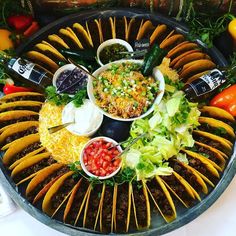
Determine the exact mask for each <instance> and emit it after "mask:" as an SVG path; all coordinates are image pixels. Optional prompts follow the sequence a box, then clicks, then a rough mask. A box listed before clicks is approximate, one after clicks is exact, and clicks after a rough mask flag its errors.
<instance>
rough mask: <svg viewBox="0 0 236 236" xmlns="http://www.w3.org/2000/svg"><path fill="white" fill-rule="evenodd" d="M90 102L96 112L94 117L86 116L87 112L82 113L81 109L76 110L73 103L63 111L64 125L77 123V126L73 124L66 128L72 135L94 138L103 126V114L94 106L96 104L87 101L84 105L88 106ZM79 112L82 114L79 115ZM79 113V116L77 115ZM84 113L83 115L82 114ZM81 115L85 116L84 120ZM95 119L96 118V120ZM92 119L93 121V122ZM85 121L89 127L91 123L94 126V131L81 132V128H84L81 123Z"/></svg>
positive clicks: (93, 114)
mask: <svg viewBox="0 0 236 236" xmlns="http://www.w3.org/2000/svg"><path fill="white" fill-rule="evenodd" d="M88 102H89V105H90V107H91V106H92V107H93V108H94V111H93V113H92V116H93V117H91V115H90V117H88V115H87V116H86V114H88V113H86V112H83V111H82V112H81V108H82V106H83V105H82V106H81V107H79V108H75V106H74V105H73V101H72V102H70V103H68V104H67V105H66V106H65V107H64V108H63V110H62V123H63V124H65V123H68V122H72V121H75V124H71V125H68V126H67V127H66V129H67V130H68V131H70V132H71V133H72V134H75V135H78V136H87V137H89V136H92V135H93V134H95V133H96V132H97V131H98V129H99V128H100V126H101V125H102V121H103V114H102V113H101V112H100V110H98V109H97V107H96V106H94V104H93V103H92V102H91V101H90V100H88V99H86V100H85V101H84V104H87V103H88ZM78 111H79V112H80V113H78ZM76 112H77V115H76ZM81 113H82V114H81ZM81 115H84V117H83V118H81ZM94 118H96V119H95V120H94ZM91 119H92V120H91ZM77 120H78V122H76V121H77ZM83 121H85V122H86V124H87V125H88V124H89V123H90V124H92V125H93V127H92V129H91V130H90V131H89V132H81V129H80V127H79V126H83V124H81V122H83ZM86 124H84V126H85V127H86Z"/></svg>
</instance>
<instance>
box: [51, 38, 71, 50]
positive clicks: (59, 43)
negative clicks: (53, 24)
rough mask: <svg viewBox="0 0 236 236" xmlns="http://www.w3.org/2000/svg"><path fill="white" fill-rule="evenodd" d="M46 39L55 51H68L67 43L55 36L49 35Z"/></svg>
mask: <svg viewBox="0 0 236 236" xmlns="http://www.w3.org/2000/svg"><path fill="white" fill-rule="evenodd" d="M48 39H49V41H50V43H51V44H52V46H53V47H55V48H56V49H57V50H60V49H61V48H66V49H70V47H69V46H68V45H67V43H66V42H65V41H64V40H63V39H62V38H60V37H59V36H58V35H56V34H51V35H49V36H48Z"/></svg>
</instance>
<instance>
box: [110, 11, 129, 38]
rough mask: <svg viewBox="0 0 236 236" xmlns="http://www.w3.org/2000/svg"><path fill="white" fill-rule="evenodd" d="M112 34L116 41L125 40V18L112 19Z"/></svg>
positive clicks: (126, 30)
mask: <svg viewBox="0 0 236 236" xmlns="http://www.w3.org/2000/svg"><path fill="white" fill-rule="evenodd" d="M114 26H115V27H114V29H112V30H114V34H115V35H116V37H117V38H118V39H124V40H125V39H126V37H127V33H128V25H127V18H126V16H123V17H114Z"/></svg>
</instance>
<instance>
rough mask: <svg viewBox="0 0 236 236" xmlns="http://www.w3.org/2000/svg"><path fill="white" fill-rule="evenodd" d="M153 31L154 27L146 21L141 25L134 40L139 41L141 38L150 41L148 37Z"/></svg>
mask: <svg viewBox="0 0 236 236" xmlns="http://www.w3.org/2000/svg"><path fill="white" fill-rule="evenodd" d="M154 29H155V27H154V25H153V24H152V22H151V21H150V20H147V21H145V22H144V23H143V25H142V27H141V28H140V29H139V31H138V34H137V37H136V40H141V39H143V38H148V39H150V36H151V34H152V32H153V30H154Z"/></svg>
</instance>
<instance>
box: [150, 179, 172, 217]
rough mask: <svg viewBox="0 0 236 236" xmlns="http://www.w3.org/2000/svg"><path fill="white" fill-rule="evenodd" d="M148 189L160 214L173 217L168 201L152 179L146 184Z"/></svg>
mask: <svg viewBox="0 0 236 236" xmlns="http://www.w3.org/2000/svg"><path fill="white" fill-rule="evenodd" d="M147 185H148V188H149V190H150V191H151V193H152V196H153V198H154V200H155V202H156V203H157V205H158V206H159V208H160V209H161V211H162V213H163V214H164V215H165V216H172V215H173V210H172V208H171V206H170V203H169V201H168V199H167V198H166V195H165V193H164V191H163V189H162V188H161V186H160V185H159V183H158V182H157V181H156V180H155V179H152V180H151V181H149V182H147Z"/></svg>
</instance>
